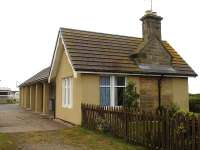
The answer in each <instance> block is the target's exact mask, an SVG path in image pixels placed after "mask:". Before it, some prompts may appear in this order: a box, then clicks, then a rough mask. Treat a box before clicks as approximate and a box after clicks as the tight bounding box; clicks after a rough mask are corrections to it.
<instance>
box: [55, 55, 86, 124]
mask: <svg viewBox="0 0 200 150" xmlns="http://www.w3.org/2000/svg"><path fill="white" fill-rule="evenodd" d="M67 60H68V59H67V56H66V54H65V53H64V52H63V55H62V58H61V60H60V61H61V62H60V65H59V68H58V72H57V75H56V118H59V119H63V120H65V121H68V122H71V123H74V124H80V123H81V97H82V96H81V95H82V93H81V76H80V75H79V74H78V75H77V77H73V71H72V68H71V66H70V64H69V63H68V61H67ZM66 77H72V88H73V90H72V92H73V93H72V101H73V102H72V108H63V107H62V79H63V78H66Z"/></svg>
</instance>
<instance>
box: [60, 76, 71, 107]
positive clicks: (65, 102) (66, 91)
mask: <svg viewBox="0 0 200 150" xmlns="http://www.w3.org/2000/svg"><path fill="white" fill-rule="evenodd" d="M66 82H69V83H68V84H66ZM72 89H73V87H72V78H71V77H66V78H63V79H62V107H63V108H72V105H73V100H72Z"/></svg>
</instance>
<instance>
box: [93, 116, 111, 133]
mask: <svg viewBox="0 0 200 150" xmlns="http://www.w3.org/2000/svg"><path fill="white" fill-rule="evenodd" d="M95 123H96V129H97V130H98V131H100V132H109V131H110V124H109V121H108V120H107V119H106V117H105V116H104V115H98V117H97V118H96V120H95Z"/></svg>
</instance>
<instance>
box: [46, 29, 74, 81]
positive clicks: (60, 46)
mask: <svg viewBox="0 0 200 150" xmlns="http://www.w3.org/2000/svg"><path fill="white" fill-rule="evenodd" d="M63 50H64V53H65V54H66V56H67V59H68V62H69V64H70V66H71V68H72V71H73V76H74V77H77V72H76V71H75V70H74V68H73V65H72V62H71V60H70V56H69V53H68V51H67V47H66V44H65V41H64V39H63V37H62V34H61V31H60V30H59V33H58V37H57V40H56V46H55V50H54V54H53V58H52V61H51V68H50V73H49V78H48V82H49V83H50V82H51V80H53V79H55V77H56V74H57V69H58V66H59V62H60V58H61V56H62V54H63Z"/></svg>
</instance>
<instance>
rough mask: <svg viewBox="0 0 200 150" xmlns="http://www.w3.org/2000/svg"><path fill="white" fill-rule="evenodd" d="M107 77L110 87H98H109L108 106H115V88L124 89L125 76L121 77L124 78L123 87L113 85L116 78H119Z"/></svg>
mask: <svg viewBox="0 0 200 150" xmlns="http://www.w3.org/2000/svg"><path fill="white" fill-rule="evenodd" d="M102 76H103V75H102ZM109 77H110V85H100V88H101V87H109V88H110V106H116V104H115V88H116V87H126V85H127V76H122V77H124V78H125V86H116V85H115V80H116V77H119V76H113V75H112V76H109Z"/></svg>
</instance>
